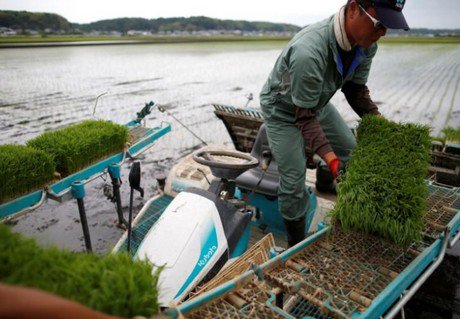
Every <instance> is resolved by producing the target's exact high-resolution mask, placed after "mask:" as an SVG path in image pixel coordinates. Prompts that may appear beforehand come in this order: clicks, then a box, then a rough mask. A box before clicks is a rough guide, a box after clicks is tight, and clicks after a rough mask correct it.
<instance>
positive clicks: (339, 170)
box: [328, 157, 346, 178]
mask: <svg viewBox="0 0 460 319" xmlns="http://www.w3.org/2000/svg"><path fill="white" fill-rule="evenodd" d="M328 167H329V170H330V171H331V173H332V176H334V178H337V177H338V176H339V175H340V174H343V173H345V170H346V167H345V163H344V162H342V161H341V160H340V158H338V157H335V158H334V159H333V160H332V161H330V162H329V164H328Z"/></svg>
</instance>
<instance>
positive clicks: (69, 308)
mask: <svg viewBox="0 0 460 319" xmlns="http://www.w3.org/2000/svg"><path fill="white" fill-rule="evenodd" d="M0 318H4V319H6V318H8V319H16V318H17V319H22V318H28V319H35V318H37V319H42V318H47V319H61V318H62V319H77V318H79V319H80V318H85V319H116V318H118V317H113V316H109V315H106V314H103V313H101V312H98V311H95V310H91V309H89V308H87V307H85V306H83V305H81V304H79V303H76V302H73V301H70V300H67V299H64V298H62V297H58V296H56V295H52V294H49V293H47V292H44V291H41V290H38V289H33V288H24V287H19V286H10V285H5V284H0Z"/></svg>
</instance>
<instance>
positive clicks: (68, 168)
mask: <svg viewBox="0 0 460 319" xmlns="http://www.w3.org/2000/svg"><path fill="white" fill-rule="evenodd" d="M127 140H128V129H127V128H126V127H125V126H122V125H118V124H114V123H111V122H107V121H102V120H88V121H84V122H81V123H78V124H76V125H72V126H69V127H66V128H64V129H61V130H57V131H52V132H47V133H44V134H42V135H40V136H38V137H36V138H34V139H32V140H30V141H28V142H27V145H28V146H30V147H33V148H35V149H39V150H43V151H45V152H47V153H49V154H51V155H52V156H53V158H54V161H55V163H56V170H57V171H58V172H59V173H60V174H61V176H63V177H64V176H68V175H70V174H72V173H74V172H76V171H78V170H81V169H82V168H84V167H86V166H88V165H91V164H92V163H94V162H96V161H97V160H100V159H102V158H104V157H106V156H109V155H112V154H116V153H118V152H121V151H122V150H123V148H124V147H125V144H126V141H127Z"/></svg>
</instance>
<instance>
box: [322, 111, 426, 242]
mask: <svg viewBox="0 0 460 319" xmlns="http://www.w3.org/2000/svg"><path fill="white" fill-rule="evenodd" d="M430 141H431V139H430V136H429V128H428V127H426V126H421V125H416V124H398V123H394V122H390V121H388V120H386V119H384V118H382V117H375V116H366V117H364V118H363V119H362V120H361V122H360V124H359V126H358V138H357V147H356V149H355V150H354V151H353V154H352V158H351V160H350V162H349V165H348V170H347V172H346V174H345V176H343V180H342V182H341V183H340V184H339V188H338V198H337V204H336V206H335V208H334V210H333V211H332V212H331V215H332V217H333V219H334V220H336V221H338V222H340V224H341V225H342V226H343V227H344V228H345V229H350V228H353V229H357V230H360V231H363V232H365V233H372V234H377V235H380V236H381V237H383V238H387V239H389V240H392V241H394V242H396V243H397V244H401V245H408V244H410V243H411V242H413V241H415V240H418V239H420V237H421V230H422V228H423V219H422V217H423V213H424V210H425V205H426V194H427V189H426V185H425V183H424V179H425V177H426V176H427V171H428V164H429V160H430V156H429V149H430Z"/></svg>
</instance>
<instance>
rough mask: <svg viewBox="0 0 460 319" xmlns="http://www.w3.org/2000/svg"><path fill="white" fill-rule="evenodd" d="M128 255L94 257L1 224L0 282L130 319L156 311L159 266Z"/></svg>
mask: <svg viewBox="0 0 460 319" xmlns="http://www.w3.org/2000/svg"><path fill="white" fill-rule="evenodd" d="M152 270H153V268H152V265H151V264H149V263H148V262H146V261H138V260H136V261H135V260H133V259H132V258H130V257H129V256H128V254H126V253H123V254H121V253H120V254H107V255H103V256H97V255H94V254H87V253H74V252H70V251H67V250H62V249H58V248H55V247H51V248H43V247H41V246H39V245H38V244H37V243H36V242H35V241H34V240H32V239H26V238H23V237H22V235H20V234H17V233H13V232H11V231H10V229H9V228H8V227H7V226H6V225H2V224H0V281H1V282H3V283H7V284H13V285H21V286H26V287H32V288H37V289H41V290H44V291H47V292H50V293H53V294H56V295H59V296H62V297H64V298H67V299H70V300H73V301H76V302H79V303H81V304H83V305H85V306H87V307H90V308H92V309H95V310H98V311H102V312H104V313H107V314H111V315H116V316H122V317H128V318H131V317H133V316H136V315H140V316H145V317H150V316H151V315H154V314H156V313H157V312H158V301H157V296H158V295H157V293H158V290H157V285H158V276H159V273H160V271H161V269H159V268H158V269H157V270H156V272H155V273H154V275H153V276H152Z"/></svg>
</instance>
